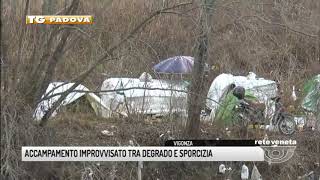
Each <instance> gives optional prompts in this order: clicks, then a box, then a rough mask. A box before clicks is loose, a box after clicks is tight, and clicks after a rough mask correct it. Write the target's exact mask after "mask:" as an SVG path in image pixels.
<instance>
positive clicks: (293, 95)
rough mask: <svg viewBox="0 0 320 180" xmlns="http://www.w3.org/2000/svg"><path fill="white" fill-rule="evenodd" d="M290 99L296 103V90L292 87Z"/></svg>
mask: <svg viewBox="0 0 320 180" xmlns="http://www.w3.org/2000/svg"><path fill="white" fill-rule="evenodd" d="M291 98H292V100H293V101H296V100H297V95H296V90H295V87H294V86H292V94H291Z"/></svg>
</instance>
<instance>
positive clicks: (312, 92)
mask: <svg viewBox="0 0 320 180" xmlns="http://www.w3.org/2000/svg"><path fill="white" fill-rule="evenodd" d="M303 92H304V94H305V98H304V99H303V101H302V107H303V108H304V109H306V110H307V111H310V112H319V111H320V74H318V75H317V76H315V77H313V78H312V79H310V80H309V81H307V82H306V83H305V85H304V88H303Z"/></svg>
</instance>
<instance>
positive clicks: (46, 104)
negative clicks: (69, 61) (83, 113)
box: [34, 82, 110, 120]
mask: <svg viewBox="0 0 320 180" xmlns="http://www.w3.org/2000/svg"><path fill="white" fill-rule="evenodd" d="M73 85H74V83H64V82H53V83H50V84H49V86H48V88H47V90H46V93H45V94H44V95H43V96H42V99H43V101H41V102H40V103H39V104H38V106H37V108H36V110H35V112H34V118H35V119H36V120H41V118H42V117H43V116H44V115H45V113H46V111H48V110H49V109H50V108H51V107H52V106H53V104H54V103H55V102H56V101H57V100H58V99H59V98H60V96H61V94H62V93H63V92H65V91H67V90H68V89H69V88H71V86H73ZM75 91H89V89H88V88H86V87H85V86H83V85H81V84H80V85H78V86H77V87H76V88H75ZM83 100H86V101H87V102H88V104H90V105H91V107H89V108H92V109H93V110H94V112H95V114H96V115H98V116H102V117H108V116H107V115H108V114H109V111H110V110H109V109H108V107H107V106H106V105H105V104H104V103H103V101H102V100H101V99H100V97H98V96H97V95H95V94H94V93H86V92H71V93H70V94H69V95H68V96H67V97H66V98H65V99H64V100H63V102H62V103H61V104H60V106H59V107H58V108H57V109H56V110H55V111H54V113H53V114H52V117H53V116H55V115H56V114H57V112H58V111H59V109H60V108H61V107H63V106H68V105H71V104H75V103H77V102H79V101H83Z"/></svg>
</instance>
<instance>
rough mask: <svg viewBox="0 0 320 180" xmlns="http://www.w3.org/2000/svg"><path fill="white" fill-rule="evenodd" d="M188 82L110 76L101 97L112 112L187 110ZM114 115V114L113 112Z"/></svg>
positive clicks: (153, 113)
mask: <svg viewBox="0 0 320 180" xmlns="http://www.w3.org/2000/svg"><path fill="white" fill-rule="evenodd" d="M186 91H187V83H185V82H183V81H168V80H158V79H152V77H151V75H150V74H146V73H143V74H142V75H141V76H140V78H139V79H138V78H109V79H106V80H105V81H104V82H103V84H102V86H101V94H100V95H101V99H102V101H103V102H104V103H105V104H106V106H107V107H108V108H109V109H110V110H111V113H112V111H117V110H119V109H120V108H121V109H122V110H121V111H122V112H123V111H124V112H127V111H129V113H134V112H137V113H144V114H149V115H165V114H170V113H173V112H179V113H184V112H185V110H186V105H187V93H186ZM110 115H111V114H110Z"/></svg>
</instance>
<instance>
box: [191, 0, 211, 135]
mask: <svg viewBox="0 0 320 180" xmlns="http://www.w3.org/2000/svg"><path fill="white" fill-rule="evenodd" d="M213 4H214V0H202V8H201V12H200V22H199V25H200V27H199V37H198V39H197V41H196V49H195V55H194V57H195V60H194V66H193V71H192V80H191V86H190V89H189V95H188V121H187V126H186V129H185V136H186V137H192V138H195V137H197V136H198V135H199V130H200V113H201V108H202V107H203V104H204V100H205V98H203V97H204V96H203V94H204V91H203V89H204V77H205V71H204V70H205V69H204V68H205V63H206V61H207V51H208V31H209V27H208V24H209V20H210V17H211V16H210V14H211V12H210V11H211V10H212V8H213Z"/></svg>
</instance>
